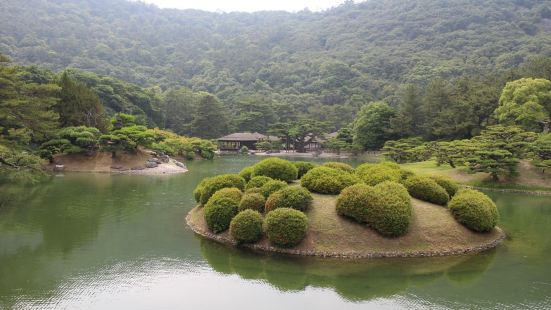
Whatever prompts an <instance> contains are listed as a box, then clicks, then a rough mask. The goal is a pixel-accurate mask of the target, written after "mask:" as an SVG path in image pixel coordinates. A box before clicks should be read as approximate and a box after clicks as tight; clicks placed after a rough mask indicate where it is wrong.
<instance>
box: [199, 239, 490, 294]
mask: <svg viewBox="0 0 551 310" xmlns="http://www.w3.org/2000/svg"><path fill="white" fill-rule="evenodd" d="M201 252H202V254H203V257H204V258H205V259H206V260H207V261H208V263H209V264H210V266H211V267H212V268H213V269H214V270H216V271H218V272H221V273H224V274H238V275H239V276H241V277H242V278H244V279H255V280H263V281H265V282H267V283H269V284H270V285H272V286H274V287H275V288H277V289H279V290H281V291H300V290H304V289H305V288H306V287H307V286H314V287H320V288H330V289H333V290H335V292H337V293H338V294H339V295H341V296H342V297H343V298H345V299H347V300H350V301H363V300H369V299H373V298H379V297H389V296H392V295H395V294H397V293H399V292H401V291H404V290H406V289H407V288H408V287H416V286H422V285H427V284H429V283H432V282H434V281H436V280H437V279H440V278H442V276H443V275H445V274H446V275H447V276H448V277H449V278H450V279H452V280H453V281H464V280H467V279H475V278H476V277H480V276H481V275H482V274H483V273H484V272H485V271H486V269H487V268H488V266H489V265H490V264H491V263H492V261H493V259H494V256H495V251H492V252H491V253H481V254H478V255H473V256H455V257H435V258H429V257H427V258H412V259H372V260H357V261H352V260H338V259H320V258H308V257H286V256H278V255H263V254H259V253H251V252H248V251H243V250H239V249H235V248H232V247H228V246H225V245H221V244H218V243H216V242H213V241H209V240H205V239H202V240H201ZM479 256H480V257H479ZM462 272H464V273H465V274H464V275H462V274H461V273H462Z"/></svg>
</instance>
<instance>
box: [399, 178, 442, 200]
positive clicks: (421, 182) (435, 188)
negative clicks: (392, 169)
mask: <svg viewBox="0 0 551 310" xmlns="http://www.w3.org/2000/svg"><path fill="white" fill-rule="evenodd" d="M404 185H405V186H406V188H407V189H408V192H409V194H410V195H411V196H413V197H415V198H417V199H421V200H424V201H428V202H432V203H435V204H438V205H443V206H445V205H446V204H447V203H448V201H449V200H450V196H449V195H448V192H446V190H445V189H444V188H443V187H442V186H440V185H438V183H436V182H435V181H434V180H433V179H431V178H429V177H423V176H413V177H410V178H408V179H407V180H406V181H405V182H404Z"/></svg>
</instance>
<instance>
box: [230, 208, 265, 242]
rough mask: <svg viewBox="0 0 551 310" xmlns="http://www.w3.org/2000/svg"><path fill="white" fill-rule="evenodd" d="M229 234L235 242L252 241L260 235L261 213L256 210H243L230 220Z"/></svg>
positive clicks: (256, 239)
mask: <svg viewBox="0 0 551 310" xmlns="http://www.w3.org/2000/svg"><path fill="white" fill-rule="evenodd" d="M230 234H231V236H232V237H233V239H235V241H237V243H253V242H256V241H258V240H259V239H260V237H262V215H260V213H259V212H258V211H254V210H250V209H249V210H244V211H242V212H239V213H238V214H237V215H236V216H235V217H234V218H233V219H232V220H231V222H230Z"/></svg>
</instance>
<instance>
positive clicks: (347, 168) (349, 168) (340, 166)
mask: <svg viewBox="0 0 551 310" xmlns="http://www.w3.org/2000/svg"><path fill="white" fill-rule="evenodd" d="M323 166H324V167H329V168H333V169H338V170H342V171H344V172H348V173H354V168H352V166H350V165H349V164H345V163H340V162H336V161H330V162H326V163H324V164H323Z"/></svg>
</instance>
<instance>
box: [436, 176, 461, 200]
mask: <svg viewBox="0 0 551 310" xmlns="http://www.w3.org/2000/svg"><path fill="white" fill-rule="evenodd" d="M430 178H431V179H433V180H434V182H436V183H437V184H438V185H440V186H442V187H443V188H444V189H445V190H446V192H447V193H448V195H450V197H453V196H454V195H455V193H456V192H457V190H458V189H459V185H457V183H456V182H455V181H453V180H452V179H450V178H446V177H443V176H439V175H433V176H430Z"/></svg>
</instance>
